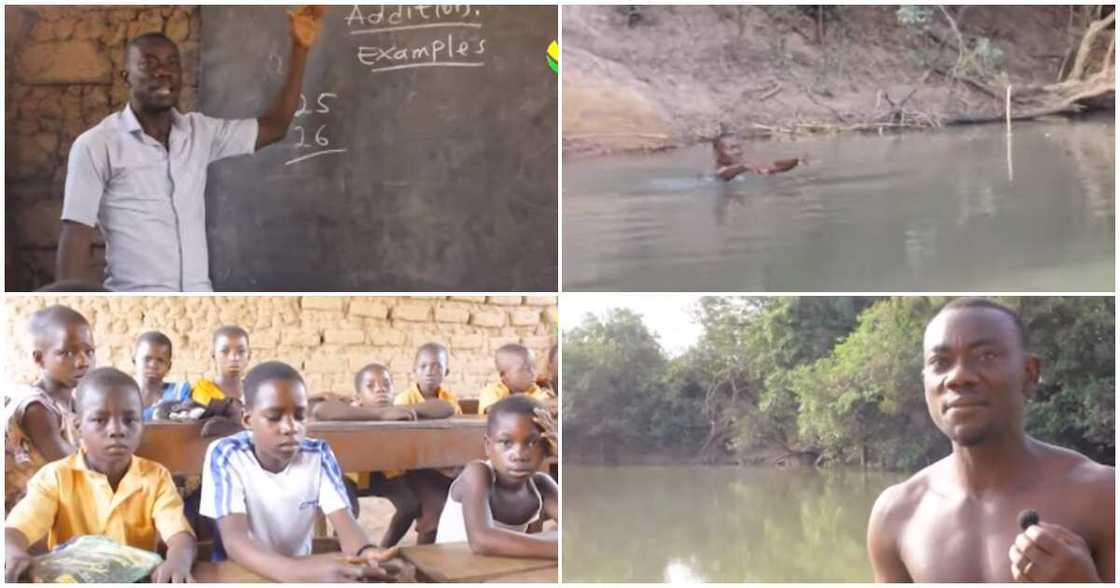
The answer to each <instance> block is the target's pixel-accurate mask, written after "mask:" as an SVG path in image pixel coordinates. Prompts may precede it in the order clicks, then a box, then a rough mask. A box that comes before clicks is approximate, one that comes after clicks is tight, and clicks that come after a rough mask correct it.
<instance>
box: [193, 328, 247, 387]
mask: <svg viewBox="0 0 1120 588" xmlns="http://www.w3.org/2000/svg"><path fill="white" fill-rule="evenodd" d="M212 341H213V348H212V349H211V351H210V357H211V358H213V359H214V367H216V368H217V371H218V377H217V379H216V380H210V379H207V378H202V379H201V380H199V381H198V382H196V383H195V385H194V387H193V388H191V400H194V401H195V402H197V403H199V404H201V405H203V406H207V405H208V404H210V401H211V400H225V399H227V398H233V399H236V400H238V401H240V400H241V374H243V373H245V372H246V371H248V370H246V368H247V367H248V366H249V359H250V357H251V356H252V351H251V350H250V349H249V333H248V332H246V331H245V329H242V328H241V327H239V326H237V325H224V326H221V327H218V329H217V330H216V331H214V338H213V339H212Z"/></svg>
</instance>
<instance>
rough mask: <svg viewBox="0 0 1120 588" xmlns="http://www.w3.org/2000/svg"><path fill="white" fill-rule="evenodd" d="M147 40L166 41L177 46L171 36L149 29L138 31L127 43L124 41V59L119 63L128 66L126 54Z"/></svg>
mask: <svg viewBox="0 0 1120 588" xmlns="http://www.w3.org/2000/svg"><path fill="white" fill-rule="evenodd" d="M148 41H166V42H168V43H171V44H172V45H175V48H176V49H178V48H179V45H177V44H176V43H175V41H172V40H171V37H168V36H167V35H165V34H163V33H161V32H159V31H149V32H147V33H140V34H139V35H136V36H135V37H133V38H131V39H129V40H128V43H125V45H124V61H122V62H121V63H123V64H124V66H125V67H128V66H129V61H128V60H129V57H128V56H129V55H130V54H131V53H132V48H133V47H135V46H137V45H139V44H141V43H147V42H148Z"/></svg>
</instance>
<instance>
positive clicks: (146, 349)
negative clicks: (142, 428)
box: [132, 331, 191, 421]
mask: <svg viewBox="0 0 1120 588" xmlns="http://www.w3.org/2000/svg"><path fill="white" fill-rule="evenodd" d="M171 352H172V348H171V339H170V338H168V336H167V335H164V334H163V333H161V332H159V331H148V332H147V333H144V334H143V335H140V337H138V338H137V339H136V348H135V349H134V350H133V354H132V362H133V367H134V368H135V370H136V371H135V373H136V381H137V382H139V383H140V396H141V398H142V399H143V403H144V420H145V421H151V420H155V419H156V418H158V416H159V415H158V411H159V409H160V408H161V407H162V408H164V410H165V412H170V411H169V410H168V409H170V408H171V406H172V405H177V404H179V403H181V402H183V401H185V400H190V398H191V385H190V383H188V382H166V381H164V378H166V377H167V374H168V372H170V371H171Z"/></svg>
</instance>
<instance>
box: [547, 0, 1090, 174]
mask: <svg viewBox="0 0 1120 588" xmlns="http://www.w3.org/2000/svg"><path fill="white" fill-rule="evenodd" d="M815 10H816V8H815V7H811V6H804V7H783V6H745V7H735V6H720V7H711V6H641V7H631V6H572V7H568V8H566V9H565V10H564V14H563V27H564V38H563V43H564V47H563V50H564V54H563V68H564V70H563V81H564V84H563V91H564V95H563V110H564V112H563V115H564V116H563V153H564V155H565V157H572V156H588V155H591V156H594V155H603V154H609V153H616V152H631V151H634V152H641V151H657V150H662V149H668V148H674V147H682V146H686V145H692V144H696V143H699V142H703V141H708V140H710V139H711V138H712V137H714V136H715V135H716V134H718V132H719V131H720V129H721V127H722V128H726V129H728V130H731V131H733V132H735V133H737V134H740V135H743V136H751V137H769V138H778V139H780V138H785V137H789V136H791V134H801V133H820V132H838V131H844V130H853V129H867V128H876V129H878V128H882V129H886V130H890V129H892V128H897V127H900V126H906V125H907V124H909V123H919V124H921V123H923V122H927V123H929V124H932V125H934V126H936V125H937V124H939V123H940V121H943V120H948V119H952V118H959V117H962V116H981V117H983V116H998V115H1000V113H1002V112H1003V110H1004V96H1002V95H997V93H995V92H993V88H996V89H998V90H1000V91H1002V90H1003V89H1004V88H1005V87H1006V85H1007V84H1008V83H1010V84H1012V85H1013V86H1014V87H1016V88H1025V87H1032V86H1034V87H1037V86H1041V85H1046V84H1052V83H1054V82H1056V81H1057V80H1058V77H1059V72H1060V71H1062V70H1063V68H1064V69H1066V70H1068V68H1069V63H1070V61H1071V58H1070V54H1071V53H1076V51H1075V49H1076V48H1077V43H1078V40H1079V38H1080V37H1079V35H1080V31H1081V30H1083V27H1081V24H1082V23H1081V21H1080V20H1079V19H1080V18H1081V17H1080V14H1079V13H1078V14H1071V12H1070V9H1069V8H1068V7H1059V6H1037V7H1033V6H1032V7H1015V8H1012V7H994V6H989V7H974V8H970V9H969V10H968V11H967V13H965V14H963V15H961V17H960V22H959V23H954V24H956V25H958V26H959V27H960V29H961V31H962V36H961V37H956V35H955V32H954V31H953V29H952V28H950V26H949V22H950V21H948V20H946V19H944V18H943V17H940V16H939V13H937V12H934V13H932V14H931V15H929V17H928V21H927V24H926V25H924V26H907V25H904V24H902V23H900V20H899V15H898V9H897V7H893V6H862V7H861V6H843V7H825V9H824V12H823V13H820V14H816V13H815ZM954 38H961V39H964V40H965V47H966V50H965V51H964V52H958V50H957V44H956V42H955V41H954V40H953V39H954ZM1102 53H1103V52H1102ZM962 56H963V57H962ZM959 64H964V65H963V66H962V67H964V68H965V69H966V70H967V71H968V74H967V75H964V76H961V78H962V79H964V80H965V81H961V80H960V79H954V78H951V77H949V75H948V74H949V73H950V72H949V70H950V69H952V67H954V66H956V65H959ZM1016 108H1019V105H1018V104H1013V106H1012V110H1013V111H1015V109H1016ZM1022 108H1026V106H1025V105H1023V106H1022Z"/></svg>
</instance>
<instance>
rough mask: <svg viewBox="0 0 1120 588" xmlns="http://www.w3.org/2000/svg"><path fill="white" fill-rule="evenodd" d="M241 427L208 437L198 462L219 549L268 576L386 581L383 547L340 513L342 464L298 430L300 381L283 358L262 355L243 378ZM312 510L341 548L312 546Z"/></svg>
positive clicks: (303, 405) (302, 422)
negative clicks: (228, 433) (265, 359)
mask: <svg viewBox="0 0 1120 588" xmlns="http://www.w3.org/2000/svg"><path fill="white" fill-rule="evenodd" d="M243 393H244V400H245V411H244V414H243V416H242V423H243V425H244V426H245V428H246V429H248V430H246V431H242V432H240V433H236V434H234V435H231V436H229V437H226V438H223V439H218V440H217V441H214V442H213V443H211V444H210V448H209V450H208V451H207V453H206V462H205V464H204V466H203V478H202V502H201V507H200V512H201V514H202V515H203V516H206V517H209V518H212V519H215V520H216V521H217V526H218V531H219V533H220V535H221V542H222V549H220V550H216V551H215V553H214V558H215V559H218V560H221V559H225V558H226V557H228V558H229V559H230V560H233V561H235V562H237V563H239V564H240V565H242V566H244V567H245V568H246V569H248V570H249V571H251V572H253V573H256V574H259V575H261V576H263V577H266V578H269V579H270V580H273V581H277V582H354V581H357V580H360V579H366V580H386V579H392V578H393V577H394V576H395V570H393V569H391V568H388V567H386V566H383V565H382V562H383V561H384V560H385V559H387V558H388V557H390V556H392V555H393V553H392V552H391V551H389V552H387V551H385V550H382V549H380V548H378V547H377V546H375V545H374V544H373V543H371V542H370V541H369V538H368V537H367V536H366V533H365V531H364V530H362V528H361V527H360V526H359V525H358V522H357V521H356V520H355V519H354V516H353V515H352V514H351V513H350V509H349V508H348V507H349V504H348V501H347V497H346V489H345V487H344V485H343V482H342V470H341V469H340V468H339V466H338V461H337V460H336V459H335V457H334V452H332V451H331V448H330V446H329V445H328V444H327V443H326V442H324V441H320V440H318V439H309V438H306V437H305V430H306V419H307V412H308V402H307V390H306V386H305V384H304V381H303V377H302V376H300V374H299V372H297V371H296V370H295V369H294V368H292V367H291V366H289V365H287V364H285V363H281V362H275V361H274V362H266V363H262V364H260V365H258V366H257V367H255V368H253V369H252V370H250V371H249V374H248V375H247V376H246V377H245V382H244V387H243ZM320 511H321V512H322V513H323V514H324V515H325V516H326V517H327V520H328V521H330V523H331V527H332V528H333V529H334V531H335V533H336V534H337V535H338V541H339V545H340V547H341V549H342V551H341V553H327V554H316V555H312V553H311V545H312V534H313V530H314V526H315V521H316V518H317V515H318V513H319V512H320Z"/></svg>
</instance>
